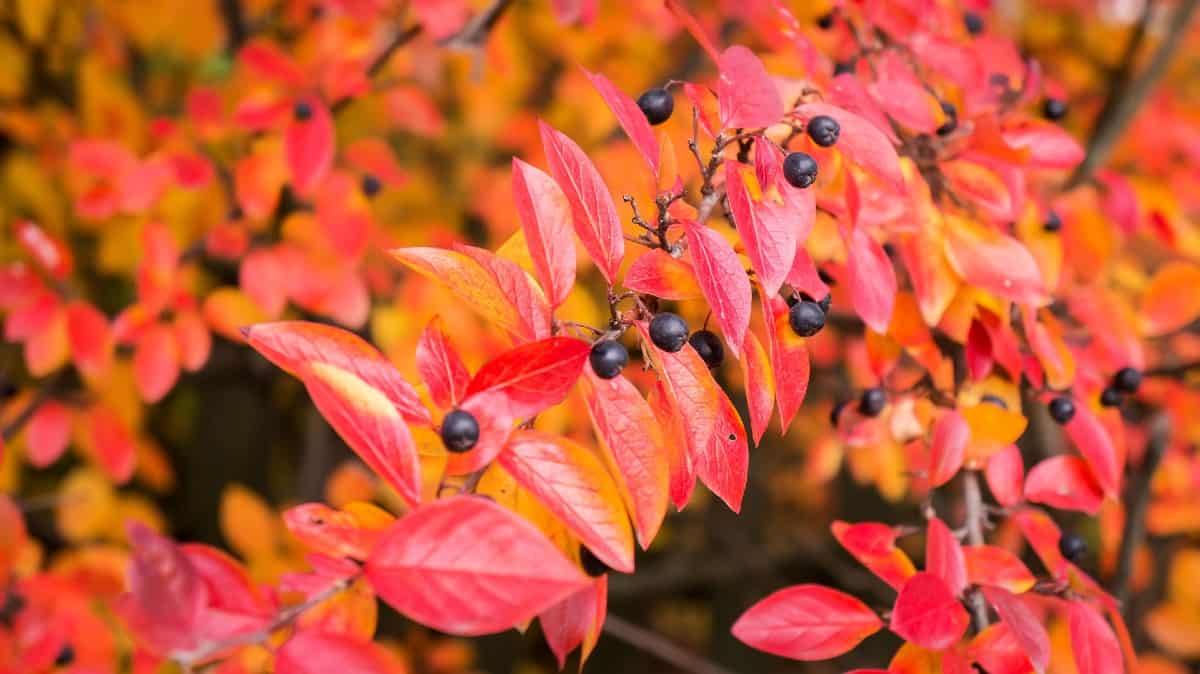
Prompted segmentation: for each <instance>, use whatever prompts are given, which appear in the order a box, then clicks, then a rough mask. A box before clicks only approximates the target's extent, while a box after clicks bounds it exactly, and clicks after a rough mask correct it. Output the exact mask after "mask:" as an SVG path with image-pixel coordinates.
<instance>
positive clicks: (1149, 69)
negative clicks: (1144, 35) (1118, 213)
mask: <svg viewBox="0 0 1200 674" xmlns="http://www.w3.org/2000/svg"><path fill="white" fill-rule="evenodd" d="M1197 6H1200V0H1181V2H1180V3H1179V5H1178V6H1177V7H1176V8H1175V12H1174V14H1172V15H1171V17H1170V20H1169V21H1168V26H1167V34H1166V36H1165V37H1164V38H1163V40H1162V42H1161V43H1160V44H1159V45H1158V49H1157V50H1155V52H1154V55H1153V56H1152V57H1151V58H1150V63H1149V65H1147V66H1146V69H1145V70H1144V71H1143V72H1142V73H1141V74H1140V75H1138V76H1136V78H1134V76H1133V75H1132V74H1131V73H1130V74H1127V75H1126V77H1127V78H1128V85H1127V86H1122V83H1121V82H1115V83H1114V85H1113V87H1112V89H1111V90H1110V91H1109V95H1108V99H1107V101H1106V102H1105V104H1104V107H1103V108H1101V111H1100V115H1099V116H1098V117H1097V119H1096V124H1095V125H1094V126H1093V128H1092V135H1091V138H1090V139H1089V140H1088V147H1087V155H1086V156H1084V158H1083V161H1082V162H1080V164H1079V166H1078V168H1076V170H1075V173H1074V175H1072V176H1071V178H1070V180H1068V181H1067V184H1066V185H1065V187H1064V189H1068V190H1069V189H1072V188H1075V187H1078V186H1079V185H1082V184H1084V183H1086V182H1087V181H1088V180H1090V179H1091V177H1092V175H1093V174H1094V173H1095V172H1096V170H1097V169H1099V168H1100V167H1101V166H1103V165H1104V163H1105V162H1106V161H1108V157H1109V155H1111V154H1112V151H1113V150H1114V149H1115V148H1116V145H1117V141H1119V140H1120V138H1121V136H1122V134H1124V132H1125V128H1126V127H1127V126H1129V123H1130V122H1131V121H1132V120H1133V116H1134V114H1135V113H1137V111H1138V109H1139V108H1141V106H1142V103H1144V102H1145V101H1146V98H1147V97H1148V96H1149V95H1150V92H1151V91H1153V90H1154V86H1155V85H1156V84H1158V81H1159V80H1160V79H1161V78H1162V76H1163V74H1164V73H1166V71H1167V66H1168V65H1170V63H1171V60H1172V58H1174V56H1175V52H1177V51H1178V50H1179V46H1180V45H1181V44H1182V43H1183V38H1184V36H1185V35H1186V34H1187V30H1188V27H1189V26H1190V25H1191V22H1192V18H1193V16H1194V15H1195V13H1196V8H1197ZM1134 37H1135V39H1136V40H1137V41H1136V42H1134V43H1132V44H1131V47H1132V49H1133V50H1136V49H1138V48H1139V47H1140V46H1141V45H1140V38H1137V36H1136V34H1135V36H1134ZM1127 56H1128V57H1132V56H1133V55H1131V54H1130V55H1127ZM1127 60H1129V61H1132V60H1133V59H1132V58H1128V59H1127ZM1126 69H1128V70H1130V71H1132V69H1133V67H1132V66H1128V67H1127V68H1126V66H1122V71H1125V70H1126ZM1120 72H1121V71H1119V72H1118V75H1120Z"/></svg>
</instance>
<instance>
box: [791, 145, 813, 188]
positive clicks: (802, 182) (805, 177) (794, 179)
mask: <svg viewBox="0 0 1200 674" xmlns="http://www.w3.org/2000/svg"><path fill="white" fill-rule="evenodd" d="M783 177H784V179H785V180H787V181H788V184H790V185H791V186H792V187H801V188H804V187H809V186H811V185H812V184H813V183H815V182H817V160H816V159H813V158H812V155H810V154H808V153H807V152H793V153H791V154H789V155H788V156H787V158H786V159H784V160H783Z"/></svg>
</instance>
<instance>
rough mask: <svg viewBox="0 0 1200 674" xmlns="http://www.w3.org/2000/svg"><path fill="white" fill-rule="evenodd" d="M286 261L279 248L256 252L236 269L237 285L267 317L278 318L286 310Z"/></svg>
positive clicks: (285, 256) (282, 250)
mask: <svg viewBox="0 0 1200 674" xmlns="http://www.w3.org/2000/svg"><path fill="white" fill-rule="evenodd" d="M287 258H288V256H287V255H286V254H285V252H284V249H283V248H282V247H273V248H258V249H255V250H254V251H252V252H251V253H250V254H249V255H247V256H246V257H245V258H243V259H242V264H241V266H240V267H238V285H240V286H241V288H242V290H244V291H245V292H246V294H247V295H249V296H250V299H252V300H254V303H255V304H257V305H258V306H259V308H261V309H262V310H263V311H264V312H265V313H266V314H267V316H270V317H277V316H279V315H280V314H282V313H283V309H284V307H286V306H287V298H288V278H289V267H288V259H287Z"/></svg>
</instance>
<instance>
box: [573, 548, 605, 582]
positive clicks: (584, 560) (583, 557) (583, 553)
mask: <svg viewBox="0 0 1200 674" xmlns="http://www.w3.org/2000/svg"><path fill="white" fill-rule="evenodd" d="M579 565H580V566H582V567H583V572H584V573H586V574H587V575H589V576H591V577H592V578H598V577H600V576H603V575H604V574H606V573H608V565H607V564H605V563H604V562H602V561H600V559H599V558H597V557H596V555H594V554H592V551H591V550H588V549H587V548H585V547H583V546H582V545H581V546H579Z"/></svg>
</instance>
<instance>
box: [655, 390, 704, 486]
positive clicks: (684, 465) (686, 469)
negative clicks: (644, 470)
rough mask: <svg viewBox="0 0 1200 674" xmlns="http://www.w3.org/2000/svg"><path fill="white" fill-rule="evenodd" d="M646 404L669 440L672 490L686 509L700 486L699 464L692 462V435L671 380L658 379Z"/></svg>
mask: <svg viewBox="0 0 1200 674" xmlns="http://www.w3.org/2000/svg"><path fill="white" fill-rule="evenodd" d="M646 404H648V405H650V409H652V410H654V418H655V419H658V425H659V427H661V428H662V429H663V437H665V438H666V442H667V466H668V469H669V474H668V493H669V494H670V497H671V503H673V504H675V509H676V510H683V508H684V506H686V505H687V504H688V501H689V500H690V499H691V498H692V491H693V490H694V489H695V488H696V467H695V466H694V465H692V457H691V451H690V450H689V449H688V435H687V433H686V432H685V431H684V421H683V416H682V415H681V414H679V413H677V412H676V408H675V401H674V400H673V399H672V398H671V394H670V392H669V391H668V388H667V383H666V382H665V381H663V380H661V379H659V380H655V382H654V384H653V385H652V386H651V387H650V391H649V393H647V395H646Z"/></svg>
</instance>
